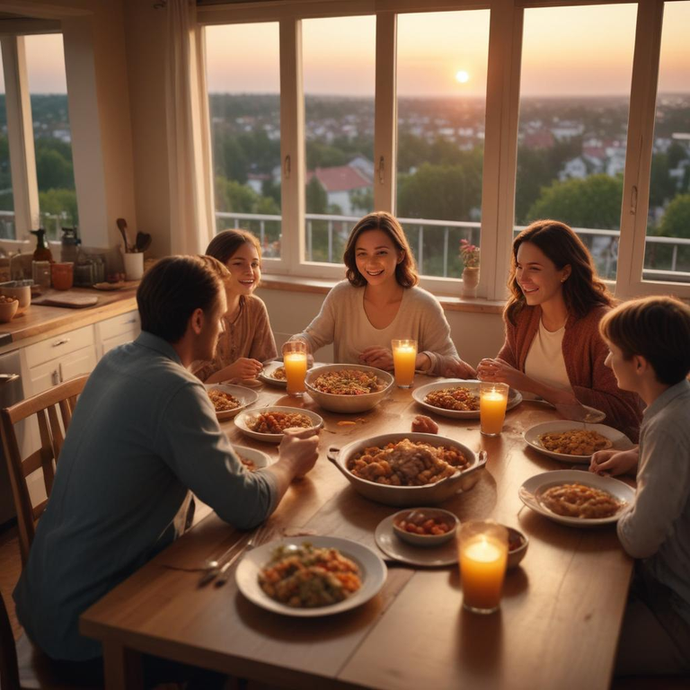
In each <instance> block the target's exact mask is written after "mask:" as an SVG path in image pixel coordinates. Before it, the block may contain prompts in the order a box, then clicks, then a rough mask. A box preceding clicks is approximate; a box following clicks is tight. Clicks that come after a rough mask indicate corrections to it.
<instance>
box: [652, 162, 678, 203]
mask: <svg viewBox="0 0 690 690" xmlns="http://www.w3.org/2000/svg"><path fill="white" fill-rule="evenodd" d="M669 168H670V166H669V157H668V156H667V155H666V154H665V153H656V154H654V156H652V171H651V177H650V181H649V205H650V206H651V207H655V206H664V204H665V203H666V202H667V201H668V200H669V199H671V198H672V197H673V196H674V194H675V193H676V183H675V180H673V178H672V177H671V176H670V175H669Z"/></svg>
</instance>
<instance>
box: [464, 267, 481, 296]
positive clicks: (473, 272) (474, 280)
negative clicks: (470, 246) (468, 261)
mask: <svg viewBox="0 0 690 690" xmlns="http://www.w3.org/2000/svg"><path fill="white" fill-rule="evenodd" d="M478 285H479V267H478V266H476V267H469V266H468V267H466V268H465V269H464V270H463V272H462V296H463V297H476V296H477V286H478Z"/></svg>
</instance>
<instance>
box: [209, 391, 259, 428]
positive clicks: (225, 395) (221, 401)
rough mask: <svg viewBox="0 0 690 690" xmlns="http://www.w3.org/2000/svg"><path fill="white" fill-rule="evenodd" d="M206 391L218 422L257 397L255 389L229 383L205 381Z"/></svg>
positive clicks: (232, 414)
mask: <svg viewBox="0 0 690 690" xmlns="http://www.w3.org/2000/svg"><path fill="white" fill-rule="evenodd" d="M205 386H206V392H207V393H208V397H209V398H211V402H212V403H213V407H215V408H216V417H218V421H219V422H225V421H227V420H228V419H231V418H232V417H234V416H235V415H236V414H237V413H238V412H240V411H241V410H243V409H244V408H245V407H248V406H249V405H251V404H252V403H255V402H256V401H257V400H258V399H259V394H258V393H257V392H256V391H253V390H250V389H249V388H245V387H244V386H234V385H232V384H230V383H207V384H205Z"/></svg>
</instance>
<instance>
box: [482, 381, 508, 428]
mask: <svg viewBox="0 0 690 690" xmlns="http://www.w3.org/2000/svg"><path fill="white" fill-rule="evenodd" d="M508 391H509V387H508V385H507V384H505V383H481V384H480V386H479V422H480V427H481V432H482V434H485V435H486V436H498V435H499V434H500V433H501V431H502V430H503V420H504V419H505V416H506V406H507V405H508Z"/></svg>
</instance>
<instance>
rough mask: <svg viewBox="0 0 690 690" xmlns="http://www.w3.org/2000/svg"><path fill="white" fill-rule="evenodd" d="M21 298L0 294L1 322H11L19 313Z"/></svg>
mask: <svg viewBox="0 0 690 690" xmlns="http://www.w3.org/2000/svg"><path fill="white" fill-rule="evenodd" d="M18 307H19V300H18V299H17V298H16V297H6V296H5V295H0V323H9V322H10V321H12V317H13V316H14V315H15V314H16V313H17V308H18Z"/></svg>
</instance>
